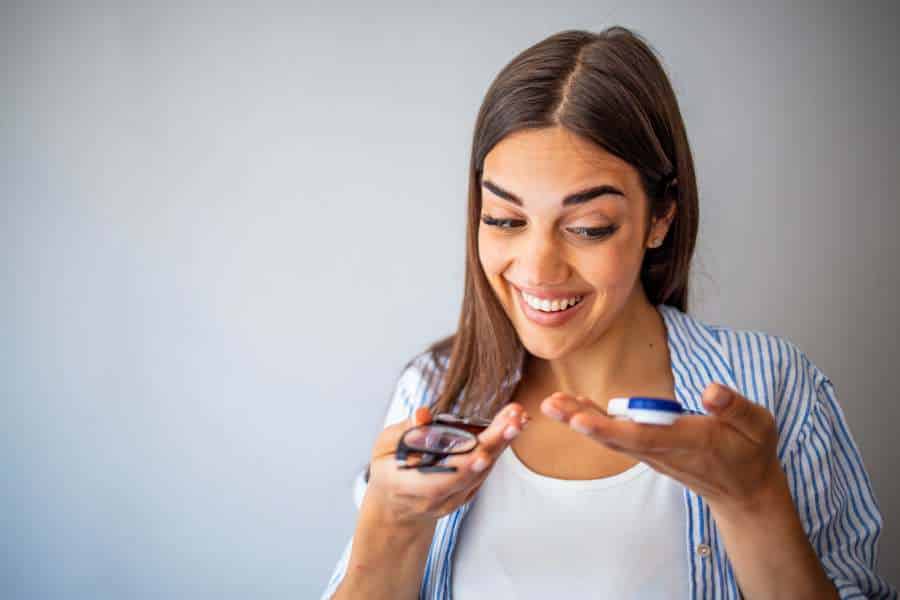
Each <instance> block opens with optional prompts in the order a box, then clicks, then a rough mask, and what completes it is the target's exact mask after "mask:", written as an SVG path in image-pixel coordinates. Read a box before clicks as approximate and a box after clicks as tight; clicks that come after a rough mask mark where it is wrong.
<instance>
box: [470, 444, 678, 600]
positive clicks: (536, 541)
mask: <svg viewBox="0 0 900 600" xmlns="http://www.w3.org/2000/svg"><path fill="white" fill-rule="evenodd" d="M685 523H686V516H685V505H684V486H682V485H681V484H680V483H679V482H677V481H675V480H674V479H671V478H670V477H666V476H664V475H661V474H659V473H657V472H656V471H654V470H653V469H651V468H650V467H649V466H647V465H646V464H644V463H638V464H637V465H635V466H634V467H632V468H630V469H628V470H627V471H625V472H623V473H620V474H618V475H613V476H612V477H603V478H600V479H588V480H565V479H555V478H553V477H546V476H544V475H539V474H537V473H535V472H534V471H532V470H530V469H529V468H528V467H526V466H525V465H524V464H523V463H522V462H521V461H520V460H519V458H518V456H516V454H515V452H514V451H513V450H512V448H507V449H506V450H504V451H503V453H502V454H501V455H500V458H498V459H497V463H496V464H495V465H494V468H493V470H492V471H491V473H490V474H489V475H488V477H487V479H485V481H484V483H483V484H482V487H481V489H480V490H479V491H478V493H477V495H476V498H475V501H474V502H473V504H472V507H471V509H470V510H469V512H468V513H467V514H466V517H465V518H464V519H463V522H462V524H461V526H460V527H461V528H460V532H459V537H458V539H457V545H456V550H455V552H454V556H453V569H452V586H453V587H452V589H453V591H452V593H453V598H454V600H476V599H477V600H482V599H484V598H491V600H507V599H508V600H514V599H515V600H529V599H538V598H540V599H541V600H544V599H546V598H640V599H641V600H655V599H662V598H665V599H667V600H668V599H671V598H686V597H687V596H688V594H689V587H688V555H687V534H686V532H685Z"/></svg>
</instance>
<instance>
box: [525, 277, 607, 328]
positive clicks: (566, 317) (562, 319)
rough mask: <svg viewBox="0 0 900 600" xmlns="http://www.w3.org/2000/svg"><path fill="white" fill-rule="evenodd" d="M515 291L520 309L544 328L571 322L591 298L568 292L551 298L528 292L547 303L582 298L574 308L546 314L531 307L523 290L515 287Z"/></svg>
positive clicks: (533, 321) (570, 307) (587, 295)
mask: <svg viewBox="0 0 900 600" xmlns="http://www.w3.org/2000/svg"><path fill="white" fill-rule="evenodd" d="M513 289H514V290H515V295H516V297H517V299H518V300H517V302H518V303H519V308H520V309H521V310H522V313H523V314H524V315H525V317H526V318H527V319H528V320H529V321H531V322H532V323H535V324H536V325H541V326H543V327H559V326H561V325H564V324H565V323H567V322H568V321H570V320H571V319H572V318H573V317H575V316H576V315H577V314H578V313H579V312H580V311H581V310H582V306H584V304H586V302H587V300H589V297H590V295H589V294H583V293H582V294H571V293H569V292H566V293H565V294H554V297H550V296H548V295H547V294H540V295H539V294H532V293H528V292H526V293H528V295H530V296H537V297H538V298H540V299H541V300H542V301H543V300H546V301H554V300H555V301H557V302H558V301H560V300H563V299H566V298H572V297H578V296H580V297H581V300H580V301H579V302H577V303H576V304H575V305H574V306H569V307H568V308H565V309H563V310H557V311H555V312H544V311H542V310H538V309H536V308H533V307H532V306H530V305H529V304H528V302H527V301H526V300H525V297H524V296H523V295H522V292H523V290H521V289H520V288H517V287H515V286H513Z"/></svg>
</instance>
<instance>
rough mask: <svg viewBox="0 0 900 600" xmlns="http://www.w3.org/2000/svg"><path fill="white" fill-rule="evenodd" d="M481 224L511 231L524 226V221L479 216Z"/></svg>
mask: <svg viewBox="0 0 900 600" xmlns="http://www.w3.org/2000/svg"><path fill="white" fill-rule="evenodd" d="M481 222H482V223H484V224H485V225H490V226H491V227H497V228H499V229H513V228H515V227H523V226H524V225H525V221H523V220H522V219H495V218H494V217H492V216H490V215H481Z"/></svg>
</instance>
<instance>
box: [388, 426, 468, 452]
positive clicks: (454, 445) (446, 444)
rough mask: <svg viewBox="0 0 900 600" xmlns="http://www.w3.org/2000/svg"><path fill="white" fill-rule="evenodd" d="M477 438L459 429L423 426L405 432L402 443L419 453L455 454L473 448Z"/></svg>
mask: <svg viewBox="0 0 900 600" xmlns="http://www.w3.org/2000/svg"><path fill="white" fill-rule="evenodd" d="M477 441H478V440H477V438H476V437H475V436H474V435H473V434H471V433H469V432H468V431H463V430H461V429H456V428H454V427H446V426H444V425H423V426H421V427H416V428H415V429H411V430H410V431H408V432H406V435H405V436H404V437H403V442H404V443H405V444H406V445H407V446H409V448H410V449H412V450H416V451H419V452H436V453H447V454H455V453H457V452H468V451H469V450H471V449H472V448H474V447H475V445H476V443H477Z"/></svg>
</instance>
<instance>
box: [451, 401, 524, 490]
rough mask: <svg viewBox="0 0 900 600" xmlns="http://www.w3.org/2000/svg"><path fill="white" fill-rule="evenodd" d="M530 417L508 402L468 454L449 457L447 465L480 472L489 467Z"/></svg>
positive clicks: (519, 407)
mask: <svg viewBox="0 0 900 600" xmlns="http://www.w3.org/2000/svg"><path fill="white" fill-rule="evenodd" d="M530 420H531V418H530V417H529V416H528V413H527V412H526V411H525V409H524V408H523V407H522V406H521V405H520V404H518V403H515V402H513V403H510V404H509V405H507V406H506V407H505V408H504V409H503V410H501V411H500V412H499V413H498V414H497V415H496V416H495V417H494V420H493V421H492V422H491V424H490V426H489V427H488V428H487V429H485V430H484V431H482V432H481V433H480V434H479V435H478V446H476V448H475V450H474V451H473V452H471V453H468V454H461V455H456V456H451V457H449V458H448V459H447V460H446V461H444V462H445V464H448V465H459V466H458V468H460V469H461V470H465V471H468V472H474V473H482V472H484V471H486V470H488V469H489V468H490V466H491V465H492V464H494V461H495V460H496V459H497V457H498V456H499V455H500V453H501V452H503V450H504V449H505V448H506V447H507V446H509V443H510V442H511V441H512V440H514V439H515V438H516V436H518V435H519V433H521V432H522V430H523V429H524V428H525V427H526V426H527V424H528V421H530Z"/></svg>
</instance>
